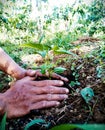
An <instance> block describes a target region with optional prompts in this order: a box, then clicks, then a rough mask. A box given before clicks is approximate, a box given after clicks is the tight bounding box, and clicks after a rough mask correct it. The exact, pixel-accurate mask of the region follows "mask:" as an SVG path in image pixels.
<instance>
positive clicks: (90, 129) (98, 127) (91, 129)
mask: <svg viewBox="0 0 105 130" xmlns="http://www.w3.org/2000/svg"><path fill="white" fill-rule="evenodd" d="M76 129H78V130H104V129H105V125H104V124H83V125H82V124H81V125H77V124H75V125H74V124H62V125H59V126H55V127H53V128H51V129H50V130H76Z"/></svg>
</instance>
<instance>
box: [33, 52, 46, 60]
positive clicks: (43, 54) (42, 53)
mask: <svg viewBox="0 0 105 130" xmlns="http://www.w3.org/2000/svg"><path fill="white" fill-rule="evenodd" d="M35 53H37V54H39V55H41V56H42V57H43V58H45V56H46V54H47V52H46V51H36V52H35Z"/></svg>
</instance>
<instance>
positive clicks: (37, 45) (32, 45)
mask: <svg viewBox="0 0 105 130" xmlns="http://www.w3.org/2000/svg"><path fill="white" fill-rule="evenodd" d="M20 47H28V48H33V49H37V50H39V51H43V50H48V49H50V46H48V45H45V44H40V43H35V42H30V43H23V44H21V45H20Z"/></svg>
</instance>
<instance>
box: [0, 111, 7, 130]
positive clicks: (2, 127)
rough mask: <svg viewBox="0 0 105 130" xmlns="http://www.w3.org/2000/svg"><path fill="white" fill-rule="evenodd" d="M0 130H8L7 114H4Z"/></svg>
mask: <svg viewBox="0 0 105 130" xmlns="http://www.w3.org/2000/svg"><path fill="white" fill-rule="evenodd" d="M0 130H6V113H5V114H4V116H3V118H2V121H1V122H0Z"/></svg>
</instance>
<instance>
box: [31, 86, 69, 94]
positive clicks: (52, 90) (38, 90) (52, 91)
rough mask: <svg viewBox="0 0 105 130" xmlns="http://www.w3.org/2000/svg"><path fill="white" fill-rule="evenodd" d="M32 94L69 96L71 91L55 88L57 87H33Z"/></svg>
mask: <svg viewBox="0 0 105 130" xmlns="http://www.w3.org/2000/svg"><path fill="white" fill-rule="evenodd" d="M30 91H31V93H35V94H48V93H50V94H68V93H69V90H68V89H67V88H62V87H55V86H47V87H42V88H39V87H32V88H31V90H30Z"/></svg>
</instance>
